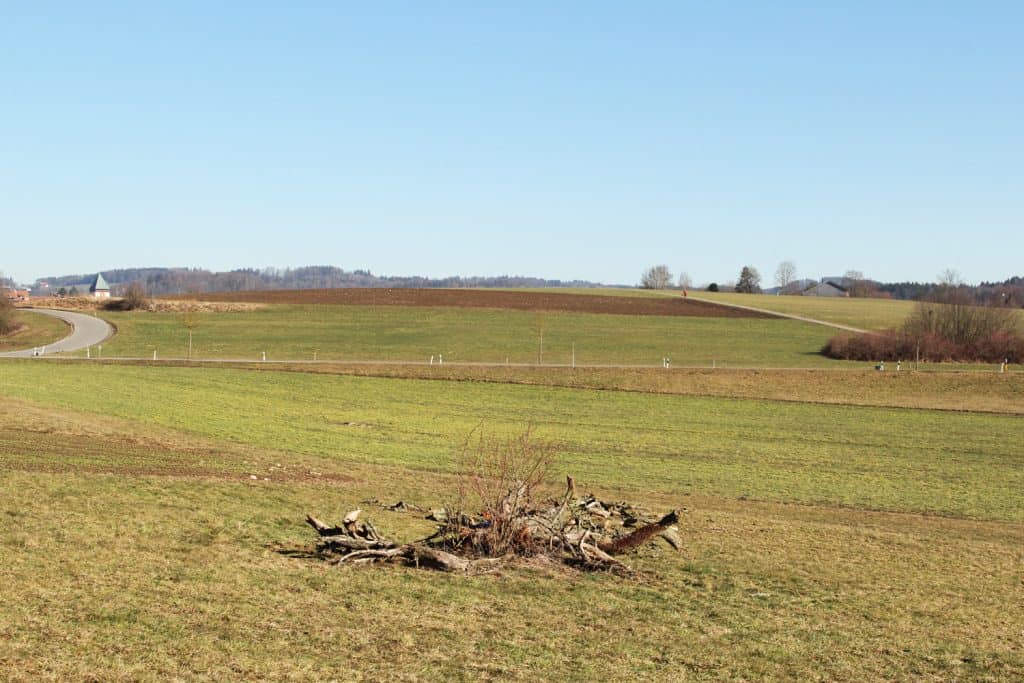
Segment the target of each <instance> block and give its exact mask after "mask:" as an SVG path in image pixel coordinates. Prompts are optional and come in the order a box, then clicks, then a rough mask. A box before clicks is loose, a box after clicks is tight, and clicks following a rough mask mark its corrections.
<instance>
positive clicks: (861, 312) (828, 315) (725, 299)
mask: <svg viewBox="0 0 1024 683" xmlns="http://www.w3.org/2000/svg"><path fill="white" fill-rule="evenodd" d="M693 295H694V296H695V297H700V298H702V299H707V300H709V301H720V302H722V303H727V304H739V305H740V306H751V307H754V308H762V309H764V310H766V311H774V312H777V313H788V314H791V315H801V316H805V317H808V318H814V319H816V320H824V321H825V322H830V323H838V324H840V325H850V326H852V327H859V328H862V329H866V330H884V329H889V328H892V327H899V326H900V325H901V324H902V323H903V321H904V320H906V318H907V316H908V315H910V314H911V313H912V312H913V310H914V306H915V302H913V301H897V300H895V299H847V298H840V297H836V298H831V297H815V296H773V295H770V294H736V293H734V292H694V293H693Z"/></svg>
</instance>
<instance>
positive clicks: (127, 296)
mask: <svg viewBox="0 0 1024 683" xmlns="http://www.w3.org/2000/svg"><path fill="white" fill-rule="evenodd" d="M148 305H149V299H148V298H146V290H145V288H144V287H143V286H142V283H141V282H133V283H131V284H129V285H128V287H127V288H126V289H125V290H124V297H123V298H122V299H121V301H120V308H121V310H123V311H134V310H136V309H139V308H146V306H148Z"/></svg>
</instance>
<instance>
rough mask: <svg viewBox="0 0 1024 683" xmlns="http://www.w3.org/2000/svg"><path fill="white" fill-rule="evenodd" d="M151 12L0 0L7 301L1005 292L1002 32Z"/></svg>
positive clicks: (1018, 157)
mask: <svg viewBox="0 0 1024 683" xmlns="http://www.w3.org/2000/svg"><path fill="white" fill-rule="evenodd" d="M149 4H150V3H123V4H114V3H102V2H96V3H48V2H33V3H17V4H15V3H3V2H2V0H0V8H2V9H3V21H2V22H0V131H2V133H0V230H2V231H3V232H4V233H7V235H6V237H5V238H4V239H3V242H2V246H0V270H2V271H4V272H5V273H7V274H10V275H13V276H14V277H16V278H17V279H19V280H24V281H30V280H32V279H34V278H36V277H39V276H44V275H58V274H64V273H71V272H91V271H96V270H100V269H110V268H117V267H128V266H148V265H168V266H171V265H178V266H198V267H206V268H213V269H227V268H232V267H244V266H256V267H261V266H282V267H283V266H297V265H308V264H332V265H338V266H341V267H344V268H349V269H355V268H366V269H370V270H372V271H373V272H375V273H378V274H394V275H407V274H423V275H430V276H442V275H454V274H460V275H485V274H486V275H499V274H524V275H537V276H542V277H551V278H562V279H574V278H582V279H589V280H595V281H602V282H608V283H635V282H636V281H637V280H638V278H639V275H640V273H641V271H642V270H643V269H644V268H645V267H647V266H650V265H653V264H656V263H666V264H668V265H669V267H670V268H671V269H672V270H673V271H674V272H678V271H680V270H685V271H687V272H688V273H690V275H691V276H692V277H693V278H694V279H695V280H697V281H701V282H706V281H711V280H718V281H724V280H728V279H734V278H735V277H736V276H737V275H738V273H739V270H740V267H741V266H743V265H744V264H748V263H749V264H752V265H755V266H757V267H758V268H759V269H760V270H761V272H762V274H764V276H765V279H766V280H770V279H771V274H772V273H773V272H774V270H775V267H776V265H777V264H778V262H779V261H781V260H782V259H786V258H789V259H793V260H794V261H795V262H796V264H797V268H798V272H799V274H800V275H801V276H810V277H814V276H819V275H832V274H841V273H842V272H844V271H846V270H848V269H857V270H861V271H863V272H864V273H865V274H867V275H868V276H871V277H875V278H878V279H884V280H903V279H910V280H932V279H934V278H935V276H936V275H937V274H938V272H939V271H940V270H942V269H944V268H947V267H952V268H956V269H958V270H959V271H960V272H961V274H962V275H963V276H964V277H965V278H966V279H967V280H969V281H977V280H981V279H1002V278H1004V277H1007V276H1009V275H1012V274H1022V273H1024V170H1022V168H1024V126H1022V124H1024V41H1022V40H1021V33H1020V31H1021V26H1022V25H1024V4H1022V3H1019V2H1012V3H1011V2H1006V3H985V2H977V3H955V4H954V3H943V2H927V3H925V2H921V3H890V2H886V3H882V2H879V3H870V2H869V3H848V4H846V6H843V4H841V3H820V2H807V3H800V2H795V3H766V2H765V3H755V2H750V3H742V2H736V3H699V4H698V3H692V4H690V3H683V2H666V3H656V2H647V3H622V2H620V3H603V2H587V3H554V2H545V3H530V2H517V3H507V4H504V3H503V4H502V5H500V6H499V5H491V4H490V3H464V4H463V3H455V2H445V3H437V4H436V5H433V6H430V5H429V4H428V3H419V2H417V3H383V2H382V3H341V2H329V3H328V2H325V3H260V2H245V3H227V2H220V3H206V2H204V3H192V2H176V3H166V5H165V6H164V7H162V8H161V7H145V6H143V5H149ZM369 5H372V6H369Z"/></svg>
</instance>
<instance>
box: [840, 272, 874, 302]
mask: <svg viewBox="0 0 1024 683" xmlns="http://www.w3.org/2000/svg"><path fill="white" fill-rule="evenodd" d="M843 287H846V291H847V292H848V293H849V295H850V296H853V297H869V296H871V294H872V293H873V292H874V291H875V287H874V285H873V284H872V282H871V280H868V279H867V278H866V277H864V273H862V272H861V271H859V270H848V271H846V272H845V273H844V274H843Z"/></svg>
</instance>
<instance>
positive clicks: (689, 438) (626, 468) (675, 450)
mask: <svg viewBox="0 0 1024 683" xmlns="http://www.w3.org/2000/svg"><path fill="white" fill-rule="evenodd" d="M2 378H3V387H4V388H3V392H4V393H5V394H6V395H8V396H13V397H18V398H24V399H28V400H30V401H33V402H34V403H37V404H43V405H50V406H53V407H55V408H57V409H60V408H68V409H74V410H85V411H91V412H96V413H102V414H111V415H114V416H117V417H121V418H126V419H129V420H132V421H137V422H141V423H145V424H152V425H158V426H161V427H169V428H175V429H180V430H183V431H185V432H191V433H195V434H196V435H199V436H202V437H209V438H217V439H221V440H227V441H232V442H236V443H241V444H247V445H250V446H254V447H258V448H268V449H271V448H284V449H286V450H293V451H296V452H300V453H304V454H308V455H315V456H320V457H326V458H337V459H339V460H342V461H349V462H359V463H366V464H386V465H393V466H396V467H402V468H409V469H413V470H426V471H433V472H449V471H450V468H451V463H450V461H449V458H448V455H449V454H450V451H451V448H452V445H453V444H454V443H456V442H458V441H459V439H460V438H462V437H464V436H465V435H466V434H468V433H469V432H470V430H472V429H473V428H474V427H475V426H477V425H478V424H481V423H482V424H484V425H486V426H487V428H488V429H493V430H496V431H501V432H508V431H514V430H516V429H520V428H522V426H524V425H526V424H528V423H531V424H534V425H535V427H536V429H537V431H538V433H539V434H540V435H541V436H546V437H548V438H550V439H554V440H557V442H558V444H559V447H560V450H561V451H562V452H563V453H564V456H563V464H562V466H563V468H564V469H565V470H566V471H567V472H568V473H572V474H574V475H575V476H577V477H578V478H579V479H580V480H581V481H586V482H588V483H590V484H592V485H595V486H613V485H614V486H618V487H621V488H629V489H635V490H642V491H650V492H658V493H664V494H672V495H681V494H685V493H695V492H701V493H705V494H714V495H721V496H727V497H737V496H746V497H750V498H757V499H763V500H776V501H793V502H801V503H825V504H840V505H849V506H855V507H863V508H870V509H884V510H897V511H913V512H927V513H934V514H948V515H959V516H966V517H977V518H984V519H1002V520H1014V521H1024V498H1022V497H1021V495H1020V491H1021V490H1024V469H1022V467H1021V465H1022V449H1021V447H1020V444H1022V443H1024V421H1022V420H1021V419H1020V418H1019V417H1017V416H1012V415H990V414H971V413H949V412H942V411H926V410H906V409H888V408H874V407H854V406H835V405H820V404H812V403H785V402H775V401H760V400H751V399H728V398H702V397H693V396H673V395H653V394H640V393H627V392H601V391H587V390H577V389H566V388H561V387H528V386H514V385H502V384H480V383H474V382H452V383H443V382H432V381H427V380H397V379H380V378H367V377H346V376H336V375H313V374H305V373H286V372H282V373H277V372H250V371H239V370H229V369H219V368H152V367H120V366H114V365H103V366H89V365H78V364H56V363H54V364H42V363H38V364H15V363H7V364H4V366H3V371H2Z"/></svg>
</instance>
